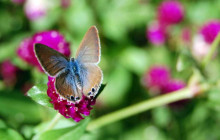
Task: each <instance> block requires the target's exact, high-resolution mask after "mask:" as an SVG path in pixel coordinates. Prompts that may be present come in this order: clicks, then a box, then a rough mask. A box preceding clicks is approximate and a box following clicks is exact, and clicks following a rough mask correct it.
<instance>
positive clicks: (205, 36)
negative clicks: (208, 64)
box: [192, 20, 220, 60]
mask: <svg viewBox="0 0 220 140" xmlns="http://www.w3.org/2000/svg"><path fill="white" fill-rule="evenodd" d="M219 32H220V21H218V20H212V21H209V22H207V23H205V24H204V25H203V26H202V27H201V29H200V31H199V34H197V35H195V36H194V38H193V41H192V54H193V55H194V57H195V58H196V59H197V60H202V59H203V58H204V57H205V56H206V55H207V53H208V52H209V50H210V46H211V44H212V42H213V41H214V39H215V38H216V36H217V35H218V33H219Z"/></svg>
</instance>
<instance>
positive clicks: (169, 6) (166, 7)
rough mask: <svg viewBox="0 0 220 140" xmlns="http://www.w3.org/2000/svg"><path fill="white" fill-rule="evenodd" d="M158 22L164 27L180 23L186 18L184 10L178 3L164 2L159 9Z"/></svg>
mask: <svg viewBox="0 0 220 140" xmlns="http://www.w3.org/2000/svg"><path fill="white" fill-rule="evenodd" d="M157 14H158V20H159V22H160V24H162V25H172V24H177V23H180V22H181V21H182V20H183V17H184V9H183V6H182V4H181V3H180V2H178V1H164V2H162V3H161V5H160V6H159V8H158V13H157Z"/></svg>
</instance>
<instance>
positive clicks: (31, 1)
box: [24, 0, 50, 20]
mask: <svg viewBox="0 0 220 140" xmlns="http://www.w3.org/2000/svg"><path fill="white" fill-rule="evenodd" d="M49 6H50V5H49V3H48V1H47V0H26V2H25V6H24V10H25V14H26V16H27V17H28V19H30V20H37V19H40V18H42V17H44V16H45V15H46V13H47V11H48V9H49Z"/></svg>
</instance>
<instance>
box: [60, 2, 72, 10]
mask: <svg viewBox="0 0 220 140" xmlns="http://www.w3.org/2000/svg"><path fill="white" fill-rule="evenodd" d="M60 2H61V6H62V7H63V8H68V7H69V6H70V4H71V0H61V1H60Z"/></svg>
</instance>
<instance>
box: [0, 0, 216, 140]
mask: <svg viewBox="0 0 220 140" xmlns="http://www.w3.org/2000/svg"><path fill="white" fill-rule="evenodd" d="M14 1H16V0H1V1H0V21H1V22H0V139H5V140H11V139H15V140H23V139H34V140H38V139H39V140H45V139H47V140H56V139H57V140H58V139H59V140H62V139H74V140H77V139H79V140H87V139H89V140H103V139H105V140H110V139H119V140H124V139H125V140H140V139H147V140H148V139H152V140H176V139H180V140H192V139H197V140H206V139H220V134H219V132H218V131H219V129H220V125H219V122H220V81H219V79H220V73H219V71H220V63H219V59H220V56H219V54H218V51H219V49H218V46H219V40H220V36H217V33H218V32H219V30H217V29H216V30H215V28H214V27H213V28H212V29H213V30H214V31H212V32H215V33H216V36H217V37H216V36H215V37H216V38H215V40H214V41H213V42H211V43H207V42H206V43H205V42H203V45H202V46H201V47H199V48H196V49H195V48H194V46H195V44H196V43H198V41H197V42H196V41H195V40H196V39H195V38H196V37H198V36H199V35H200V30H201V28H202V27H203V25H204V24H208V23H209V22H210V21H212V20H213V19H214V20H217V21H219V19H220V15H219V9H220V1H219V0H214V1H203V0H197V1H179V2H180V3H181V4H182V6H183V8H184V15H183V16H184V17H183V19H182V20H181V21H180V22H179V23H175V24H173V23H172V25H169V26H167V25H166V27H164V28H166V29H163V30H162V31H161V32H160V29H161V28H156V29H158V32H156V33H164V35H165V41H164V42H163V41H162V43H161V42H159V43H156V44H154V43H155V42H152V39H150V37H151V36H150V35H152V34H150V33H152V32H150V31H149V29H150V28H151V27H155V26H156V25H158V26H160V23H159V20H160V19H158V15H157V14H158V12H157V10H158V7H159V6H160V5H161V3H162V2H163V0H158V1H153V0H120V1H118V0H96V1H93V0H73V1H71V2H70V3H69V4H68V5H67V6H66V7H62V6H61V4H60V3H61V1H63V0H52V1H53V2H52V4H51V6H50V8H48V7H47V8H48V9H47V10H46V11H47V12H46V14H45V15H43V16H42V17H40V18H37V19H34V20H33V19H30V18H29V17H27V13H26V12H25V5H26V3H27V1H31V0H24V2H21V3H20V4H18V3H14ZM18 1H19V0H18ZM21 1H22V0H21ZM47 1H50V0H47ZM67 1H68V0H67ZM50 2H51V1H50ZM42 5H43V4H42ZM45 5H46V4H45ZM171 9H172V8H171ZM92 25H96V26H97V28H98V30H99V35H100V40H101V50H102V55H101V62H100V64H99V66H100V67H101V69H102V70H103V73H104V79H103V84H105V85H104V86H103V89H102V90H103V91H102V92H101V93H100V94H99V96H98V98H97V100H96V105H95V106H93V108H94V109H93V110H92V111H91V113H90V117H88V116H83V117H84V118H85V119H84V120H81V121H80V122H79V123H76V122H74V120H72V119H71V118H70V119H66V118H64V117H62V116H59V115H58V116H57V115H56V114H57V111H55V110H54V109H53V104H51V99H50V98H49V97H48V96H47V88H48V87H47V79H48V78H47V76H46V74H44V73H42V72H40V71H39V70H38V69H37V68H36V67H34V66H32V65H29V64H28V63H26V62H25V61H23V60H22V59H20V58H19V56H18V55H17V48H18V47H19V46H20V45H21V42H22V41H23V40H24V39H25V38H30V37H32V36H33V35H34V34H35V33H37V32H41V31H46V30H57V31H58V32H60V33H61V34H62V35H63V36H64V37H65V39H66V40H67V42H69V43H70V49H71V56H72V57H74V56H75V52H76V49H77V47H78V46H79V44H80V42H81V39H82V38H83V36H84V34H85V32H86V31H87V30H88V28H89V27H90V26H92ZM217 26H218V23H217V25H216V28H217ZM156 27H157V26H156ZM208 28H209V27H208ZM154 29H155V28H154ZM185 29H186V30H185ZM219 29H220V28H219ZM151 31H152V30H151ZM185 31H186V32H185ZM212 32H211V33H212ZM154 33H155V32H154ZM187 37H188V38H187ZM208 37H209V36H208ZM160 39H161V38H160ZM187 39H188V40H187ZM200 39H201V38H200ZM160 41H161V40H160ZM203 41H204V40H203ZM199 43H201V42H199ZM207 46H208V48H209V49H207V48H205V47H207ZM210 48H211V49H210ZM209 50H211V51H209ZM201 52H202V55H201ZM209 52H210V53H209ZM207 56H208V57H207ZM6 60H9V61H10V62H11V63H12V64H13V67H16V68H17V69H18V71H16V76H15V77H12V78H11V77H10V76H11V75H12V74H9V75H10V76H9V79H7V76H6V74H5V73H4V72H5V70H4V67H2V64H3V62H5V61H6ZM155 65H162V66H166V67H167V68H168V69H169V71H170V75H171V76H170V77H173V78H175V79H178V80H180V81H182V82H184V83H185V87H183V90H178V89H179V88H178V89H175V90H174V89H172V90H170V92H171V91H175V92H174V94H170V93H168V92H166V93H162V92H161V91H159V92H158V90H157V89H156V90H155V87H149V83H147V82H146V80H145V78H146V77H145V76H147V75H148V74H149V70H150V69H151V67H153V66H155ZM7 71H8V72H9V70H8V69H6V72H7ZM158 77H159V78H160V76H158ZM10 78H11V79H10ZM13 78H14V79H13ZM154 78H155V79H156V77H154ZM156 80H157V79H156ZM8 81H9V82H8ZM8 83H9V84H8ZM164 83H168V81H164ZM166 86H167V85H166ZM166 86H165V87H166ZM104 87H105V88H104ZM181 88H182V87H181ZM186 91H187V92H186ZM184 93H186V95H184ZM162 94H163V95H162ZM188 95H191V96H188ZM182 99H186V100H184V101H183V100H182ZM179 100H182V101H180V102H177V101H179ZM171 103H172V104H171ZM135 107H137V108H135ZM146 110H148V111H146ZM115 111H116V112H115ZM112 112H113V113H112ZM114 113H115V114H114ZM107 118H108V119H107Z"/></svg>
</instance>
